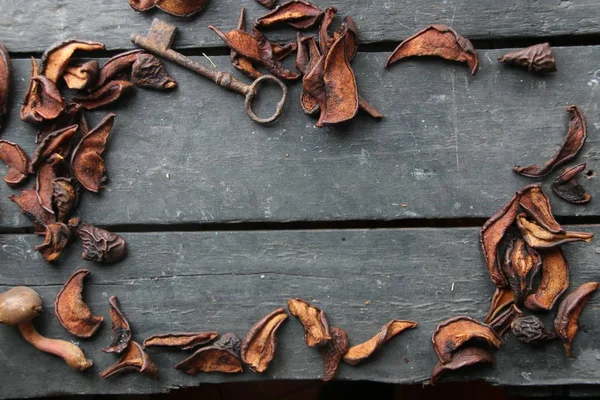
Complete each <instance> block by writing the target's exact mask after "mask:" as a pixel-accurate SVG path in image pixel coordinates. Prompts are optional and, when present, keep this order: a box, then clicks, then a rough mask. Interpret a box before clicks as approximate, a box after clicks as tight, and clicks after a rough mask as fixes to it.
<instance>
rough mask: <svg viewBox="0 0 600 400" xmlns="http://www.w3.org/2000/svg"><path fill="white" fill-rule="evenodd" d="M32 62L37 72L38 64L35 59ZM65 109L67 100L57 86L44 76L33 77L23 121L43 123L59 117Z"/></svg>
mask: <svg viewBox="0 0 600 400" xmlns="http://www.w3.org/2000/svg"><path fill="white" fill-rule="evenodd" d="M31 61H32V63H33V64H34V65H35V67H33V69H32V72H36V71H37V70H36V68H37V64H36V62H35V60H34V59H33V58H32V59H31ZM64 109H65V100H64V99H63V97H62V95H61V94H60V91H59V90H58V88H57V87H56V84H55V83H54V82H52V81H51V80H50V79H48V78H46V77H45V76H44V75H34V76H32V77H31V82H30V84H29V90H28V91H27V94H26V95H25V99H24V100H23V104H22V106H21V119H22V120H23V121H26V122H33V123H36V122H42V121H44V120H48V119H54V118H56V117H58V116H59V115H60V114H61V113H62V112H63V111H64Z"/></svg>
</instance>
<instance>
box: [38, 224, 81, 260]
mask: <svg viewBox="0 0 600 400" xmlns="http://www.w3.org/2000/svg"><path fill="white" fill-rule="evenodd" d="M71 235H72V234H71V228H69V227H68V226H67V225H66V224H64V223H62V222H55V223H52V224H48V225H46V236H45V237H44V242H43V243H42V244H40V245H37V246H35V250H36V251H38V252H39V253H40V254H41V255H42V257H43V258H44V260H45V261H46V262H48V263H53V262H54V261H56V260H57V259H58V257H60V255H61V253H62V251H63V250H64V248H65V247H67V245H68V244H69V241H70V240H71Z"/></svg>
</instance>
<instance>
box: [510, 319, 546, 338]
mask: <svg viewBox="0 0 600 400" xmlns="http://www.w3.org/2000/svg"><path fill="white" fill-rule="evenodd" d="M510 329H511V332H512V334H513V335H515V338H517V340H518V341H519V342H521V343H527V344H538V343H543V342H547V341H549V340H554V339H556V334H555V333H554V332H552V331H549V330H548V329H546V327H545V326H544V323H543V322H542V321H541V320H540V319H539V318H538V317H536V316H535V315H527V316H525V317H518V318H515V320H514V321H513V322H512V324H511V326H510Z"/></svg>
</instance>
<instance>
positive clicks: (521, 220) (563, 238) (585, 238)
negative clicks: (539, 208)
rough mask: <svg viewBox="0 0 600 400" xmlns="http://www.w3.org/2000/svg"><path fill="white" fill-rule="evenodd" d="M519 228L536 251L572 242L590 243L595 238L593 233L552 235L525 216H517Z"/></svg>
mask: <svg viewBox="0 0 600 400" xmlns="http://www.w3.org/2000/svg"><path fill="white" fill-rule="evenodd" d="M517 228H519V231H520V232H521V235H523V239H525V241H526V242H527V244H528V245H530V246H531V247H533V248H535V249H547V248H550V247H556V246H560V245H563V244H565V243H571V242H589V241H591V240H592V238H593V237H594V234H593V233H591V232H574V231H564V232H563V233H552V232H550V231H548V230H546V229H544V228H543V227H541V226H539V225H538V224H536V223H535V222H533V221H530V220H528V219H527V216H526V215H525V214H519V215H517Z"/></svg>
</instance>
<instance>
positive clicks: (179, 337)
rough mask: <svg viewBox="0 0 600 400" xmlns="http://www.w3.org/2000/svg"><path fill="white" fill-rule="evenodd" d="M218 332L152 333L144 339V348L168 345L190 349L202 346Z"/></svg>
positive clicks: (210, 340)
mask: <svg viewBox="0 0 600 400" xmlns="http://www.w3.org/2000/svg"><path fill="white" fill-rule="evenodd" d="M218 334H219V333H218V332H214V331H208V332H169V333H161V334H158V335H152V336H150V337H149V338H147V339H146V340H144V343H143V345H144V349H145V348H146V347H168V348H175V349H181V350H192V349H194V348H196V347H199V346H204V345H205V344H207V343H210V342H212V341H213V340H214V339H215V338H216V337H217V335H218Z"/></svg>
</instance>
